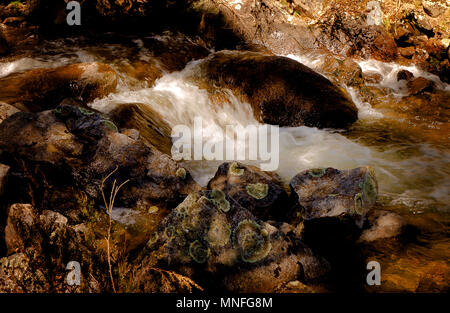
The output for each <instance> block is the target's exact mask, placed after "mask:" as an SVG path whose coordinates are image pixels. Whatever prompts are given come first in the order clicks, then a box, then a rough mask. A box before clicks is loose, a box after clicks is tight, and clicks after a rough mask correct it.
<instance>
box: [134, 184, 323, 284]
mask: <svg viewBox="0 0 450 313" xmlns="http://www.w3.org/2000/svg"><path fill="white" fill-rule="evenodd" d="M280 229H284V230H285V231H286V229H287V231H286V232H283V231H281V230H280ZM280 229H278V228H277V227H275V226H273V225H270V224H267V223H264V222H261V221H260V220H258V219H256V218H255V217H254V216H253V215H252V214H251V213H250V212H249V211H248V210H246V209H244V208H243V207H242V206H240V205H239V204H238V203H237V202H235V201H233V200H232V199H231V198H229V197H227V196H226V195H225V194H224V193H223V192H222V191H219V190H211V191H202V192H197V193H192V194H190V195H189V196H188V197H187V198H186V199H185V200H184V202H182V203H181V204H180V205H179V206H178V207H177V208H175V209H174V210H173V211H172V213H171V214H170V215H169V216H168V217H167V218H166V219H164V220H163V221H162V222H161V224H160V225H159V227H158V230H157V231H156V232H155V233H154V235H153V236H152V237H151V239H150V240H149V242H148V243H147V252H144V253H143V254H142V256H141V257H142V261H139V262H138V263H139V264H140V267H141V268H145V267H149V266H157V267H161V268H163V269H173V270H176V271H177V272H179V273H181V274H184V275H187V276H189V277H191V278H193V279H194V280H196V281H199V282H200V284H201V285H202V286H204V287H207V286H210V287H211V288H217V289H218V290H219V289H220V290H223V289H222V288H225V289H226V290H229V291H239V292H270V291H273V290H274V289H275V288H276V287H277V286H278V285H280V284H282V283H285V282H288V281H291V280H295V279H301V280H302V281H305V280H309V279H314V278H317V277H320V276H322V275H323V274H324V273H326V272H327V270H328V264H327V263H326V261H324V260H323V259H321V258H319V257H316V256H314V255H313V253H312V252H311V250H310V249H309V248H308V247H306V246H305V245H304V244H303V243H302V242H301V241H300V240H299V238H298V237H296V235H295V234H294V232H293V231H292V230H289V229H290V228H289V227H284V228H283V227H281V228H280ZM211 283H212V284H211Z"/></svg>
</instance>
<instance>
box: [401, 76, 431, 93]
mask: <svg viewBox="0 0 450 313" xmlns="http://www.w3.org/2000/svg"><path fill="white" fill-rule="evenodd" d="M434 85H435V84H434V82H432V81H431V80H428V79H426V78H424V77H418V78H416V79H414V80H411V81H409V82H408V85H407V86H408V90H409V93H410V94H411V95H417V94H419V93H422V92H424V91H432V90H433V88H434Z"/></svg>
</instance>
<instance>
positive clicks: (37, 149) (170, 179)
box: [0, 105, 200, 210]
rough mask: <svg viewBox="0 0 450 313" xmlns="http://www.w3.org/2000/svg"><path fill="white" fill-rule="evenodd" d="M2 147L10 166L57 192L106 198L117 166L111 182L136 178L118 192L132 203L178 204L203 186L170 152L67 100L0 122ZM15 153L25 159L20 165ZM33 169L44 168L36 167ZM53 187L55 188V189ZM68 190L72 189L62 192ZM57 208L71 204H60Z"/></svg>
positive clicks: (133, 204) (48, 192) (126, 200)
mask: <svg viewBox="0 0 450 313" xmlns="http://www.w3.org/2000/svg"><path fill="white" fill-rule="evenodd" d="M0 149H2V150H3V151H4V152H5V153H7V155H5V156H4V157H5V158H6V159H8V160H9V162H11V164H10V165H12V166H15V168H16V169H18V170H19V171H20V172H22V173H24V175H25V177H28V178H29V179H33V178H34V179H38V180H43V182H45V183H46V184H44V185H45V186H44V185H42V186H34V185H33V186H34V187H35V188H36V189H39V188H43V190H41V191H42V192H44V194H47V195H48V194H53V196H52V197H56V195H57V194H58V193H57V192H56V190H59V191H62V190H63V188H64V186H68V187H76V188H79V189H81V190H83V191H84V192H86V193H87V194H88V195H89V196H90V197H92V198H93V199H97V200H101V199H102V197H101V190H100V189H101V188H100V187H101V181H102V180H103V178H105V177H106V176H108V174H109V173H111V172H112V171H113V170H114V169H116V168H117V171H116V172H115V175H114V176H113V177H112V178H111V182H112V181H113V180H114V179H116V180H117V181H118V182H123V181H125V180H127V179H129V180H130V181H129V183H128V184H127V185H126V186H125V187H124V188H123V189H122V192H121V194H120V195H119V197H118V200H119V201H120V200H122V201H121V202H122V204H123V205H126V206H127V207H134V206H138V207H142V208H146V209H148V207H149V206H150V205H153V203H162V205H169V204H170V203H172V202H174V204H175V205H176V204H177V203H179V202H180V201H182V199H184V197H185V196H186V195H188V194H189V193H190V192H192V191H195V190H199V189H200V186H199V185H198V184H197V183H196V182H195V181H194V180H193V179H192V177H191V176H190V174H189V172H187V171H186V170H185V169H184V168H182V167H181V166H179V165H178V164H177V163H176V162H175V161H173V160H172V159H171V158H170V157H169V156H168V155H166V154H163V153H161V152H160V151H158V150H157V149H156V148H152V147H149V146H146V145H145V144H144V143H143V142H142V141H140V140H135V139H133V138H131V137H129V136H127V135H125V134H121V133H119V132H118V131H117V127H116V126H115V125H114V124H113V123H112V122H111V121H109V120H107V119H106V118H105V117H103V116H102V115H100V114H98V113H95V112H93V111H89V110H86V109H82V108H79V107H75V106H70V105H61V106H59V107H58V108H57V109H55V110H53V111H44V112H40V113H38V114H36V113H22V112H20V113H16V114H15V115H13V116H11V117H9V118H8V119H6V120H5V121H4V122H3V123H2V124H1V125H0ZM8 155H9V156H12V157H10V158H8ZM15 158H20V159H21V160H23V162H24V163H20V162H19V164H15V163H14V161H13V160H14V159H15ZM32 168H39V170H36V171H35V172H34V171H32V170H31V171H30V170H29V169H32ZM33 173H34V174H33ZM33 175H38V176H37V177H33ZM30 176H31V177H30ZM25 185H27V184H25ZM50 186H52V187H50ZM44 187H45V188H44ZM49 188H53V190H52V192H50V190H48V189H49ZM106 188H108V189H109V185H108V186H106ZM105 191H106V192H107V190H105ZM67 192H70V188H68V190H67V191H65V192H62V193H63V194H67ZM26 193H27V192H26V191H24V194H26ZM47 198H48V197H47ZM67 198H68V199H67V201H70V199H71V198H72V199H73V197H67ZM52 199H53V198H52ZM47 200H48V199H47ZM52 201H53V202H54V201H56V200H55V199H53V200H52ZM55 203H56V202H55ZM49 205H50V204H49ZM55 205H56V204H55ZM57 207H60V208H67V207H68V205H67V204H64V203H59V205H57ZM58 210H59V209H58Z"/></svg>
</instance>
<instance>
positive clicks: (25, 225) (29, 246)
mask: <svg viewBox="0 0 450 313" xmlns="http://www.w3.org/2000/svg"><path fill="white" fill-rule="evenodd" d="M105 215H106V214H103V215H101V214H100V215H99V216H101V218H100V220H101V221H102V222H101V223H100V222H94V221H92V223H93V224H92V225H91V226H92V227H93V228H96V232H97V235H96V234H95V233H94V232H93V230H92V229H89V228H88V227H86V225H84V224H79V225H74V226H72V225H69V224H68V219H67V218H66V217H64V216H63V215H61V214H59V213H57V212H53V211H48V210H44V211H43V212H42V214H39V213H38V211H37V210H36V209H34V208H33V207H32V206H31V205H29V204H14V205H12V206H11V207H10V208H9V210H8V218H7V225H6V228H5V241H6V245H7V249H8V255H10V256H9V257H5V258H2V259H0V265H1V269H0V277H2V274H3V275H6V276H7V277H8V278H9V281H7V283H6V284H2V283H1V282H0V290H1V291H3V292H13V291H16V290H20V291H22V292H33V291H39V292H50V291H51V292H99V291H100V290H103V291H104V290H108V289H109V287H108V284H109V283H108V278H107V274H106V273H107V263H106V258H105V256H106V251H105V250H104V249H103V248H102V245H103V244H104V238H105V237H104V233H103V229H107V228H106V225H107V224H106V221H107V219H106V218H105V217H106V216H105ZM116 236H117V237H120V233H119V234H118V235H115V234H113V235H112V239H111V249H114V250H115V251H117V250H116V249H117V245H118V242H119V241H118V239H117V237H116ZM122 244H123V242H122ZM71 261H77V262H79V263H80V265H81V286H69V285H68V284H67V283H66V281H65V278H66V276H67V271H66V266H67V264H68V263H69V262H71ZM50 278H51V279H50ZM0 281H2V280H0ZM100 286H101V288H102V289H100Z"/></svg>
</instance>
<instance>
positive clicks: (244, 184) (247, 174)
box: [208, 162, 288, 220]
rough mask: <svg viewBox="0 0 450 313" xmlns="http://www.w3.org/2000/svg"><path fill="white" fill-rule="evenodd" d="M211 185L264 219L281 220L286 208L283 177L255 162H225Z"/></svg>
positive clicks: (209, 185) (286, 200) (209, 187)
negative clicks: (245, 163)
mask: <svg viewBox="0 0 450 313" xmlns="http://www.w3.org/2000/svg"><path fill="white" fill-rule="evenodd" d="M208 189H211V190H212V189H216V190H221V191H223V192H224V193H225V194H226V195H227V196H229V197H230V198H232V199H233V200H235V201H237V202H238V203H239V204H240V205H242V206H243V207H244V208H246V209H247V210H249V211H250V212H252V214H253V215H255V216H256V217H258V218H260V219H262V220H268V219H275V220H282V219H283V218H284V217H285V215H286V212H287V206H288V195H287V193H286V191H285V189H284V186H283V183H282V181H281V178H280V177H279V176H278V175H277V174H275V173H272V172H263V171H261V170H260V169H258V168H257V167H254V166H249V165H244V164H242V163H238V162H233V163H223V164H222V165H220V166H219V168H218V170H217V172H216V174H215V176H214V177H213V178H212V179H211V180H210V181H209V183H208Z"/></svg>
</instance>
